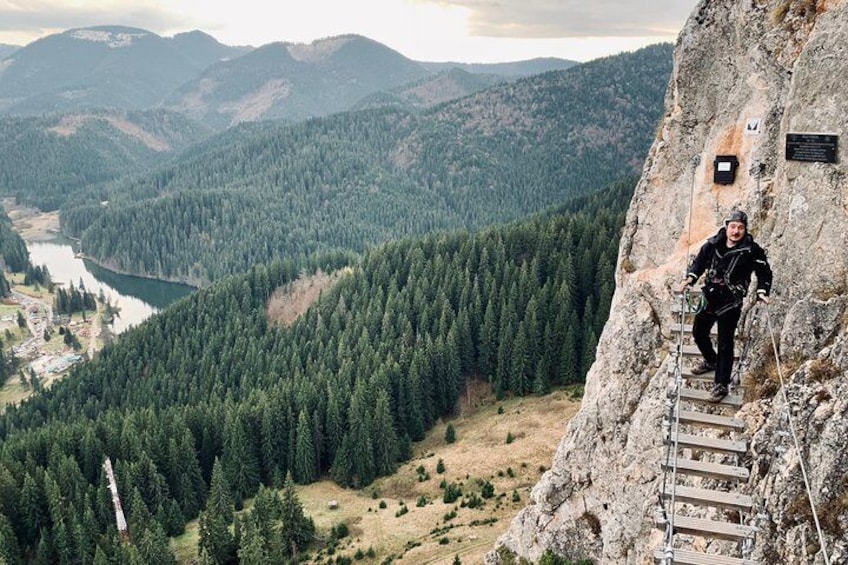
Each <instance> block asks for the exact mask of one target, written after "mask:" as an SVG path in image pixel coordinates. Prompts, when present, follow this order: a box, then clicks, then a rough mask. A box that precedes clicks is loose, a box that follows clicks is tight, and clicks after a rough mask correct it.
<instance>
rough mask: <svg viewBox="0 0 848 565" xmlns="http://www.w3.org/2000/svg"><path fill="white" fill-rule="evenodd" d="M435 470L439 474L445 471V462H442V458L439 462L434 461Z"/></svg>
mask: <svg viewBox="0 0 848 565" xmlns="http://www.w3.org/2000/svg"><path fill="white" fill-rule="evenodd" d="M436 472H437V473H438V474H440V475H441V474H442V473H444V472H445V462H444V460H442V459H439V462H438V463H436Z"/></svg>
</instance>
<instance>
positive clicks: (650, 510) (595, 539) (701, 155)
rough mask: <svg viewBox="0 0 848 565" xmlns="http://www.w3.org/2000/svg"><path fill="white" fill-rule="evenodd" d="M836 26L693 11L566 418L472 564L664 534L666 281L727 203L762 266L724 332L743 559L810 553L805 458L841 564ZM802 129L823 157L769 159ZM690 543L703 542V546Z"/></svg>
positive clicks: (844, 488)
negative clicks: (747, 521) (755, 521)
mask: <svg viewBox="0 0 848 565" xmlns="http://www.w3.org/2000/svg"><path fill="white" fill-rule="evenodd" d="M846 24H848V2H846V1H844V0H818V1H815V0H791V1H790V0H702V1H701V2H700V3H699V5H698V6H697V7H696V8H695V9H694V11H693V13H692V15H691V16H690V18H689V20H688V22H687V24H686V26H685V27H684V29H683V31H682V32H681V34H680V36H679V38H678V41H677V45H676V48H675V55H674V72H673V75H672V78H671V81H670V84H669V88H668V92H667V96H666V113H665V116H664V118H663V119H662V122H661V124H659V127H658V133H657V138H656V140H655V142H654V144H653V146H652V148H651V151H650V154H649V156H648V158H647V161H646V163H645V165H644V169H643V174H642V178H641V180H640V182H639V184H638V186H637V188H636V191H635V195H634V197H633V200H632V203H631V207H630V210H629V213H628V216H627V220H626V225H625V228H624V234H623V237H622V240H621V245H620V251H619V259H618V270H617V289H616V293H615V296H614V298H613V305H612V311H611V314H610V318H609V321H608V322H607V325H606V327H605V329H604V332H603V335H602V337H601V339H600V343H599V346H598V351H597V358H596V362H595V364H594V365H593V367H592V369H591V371H590V373H589V375H588V377H587V385H586V394H585V397H584V400H583V405H582V408H581V411H580V413H579V414H578V415H577V416H576V417H575V418H574V419H573V420H572V421H571V422H570V424H569V425H568V427H567V429H566V430H565V436H564V437H563V439H562V442H561V443H560V445H559V447H558V450H557V453H556V455H555V458H554V461H553V465H552V468H551V469H550V470H549V471H548V472H546V473H545V474H544V476H543V477H542V479H541V480H540V482H539V483H538V484H537V485H536V486H535V487H534V488H533V491H532V496H531V501H530V505H529V506H527V507H526V508H525V509H524V510H522V511H521V513H520V514H519V515H518V516H517V517H516V518H515V519H514V521H513V523H512V524H511V526H510V528H509V530H508V531H507V532H506V533H505V534H504V535H503V536H502V537H501V538H500V540H499V542H498V548H497V550H493V551H492V552H491V553H490V554H489V555H488V556H487V562H489V563H505V562H509V561H516V560H515V559H514V557H515V556H518V557H521V558H524V559H526V560H528V561H531V562H535V561H537V560H538V559H539V558H540V556H541V555H542V554H543V553H544V552H545V551H546V550H547V549H551V550H553V551H554V552H555V553H556V554H558V555H562V556H565V557H568V558H572V559H574V558H583V557H586V558H591V559H594V560H595V561H596V562H598V563H605V564H606V563H622V564H623V563H627V564H630V563H633V564H635V563H639V564H641V563H649V562H652V561H653V551H654V550H655V549H657V548H658V547H660V545H661V540H662V532H660V531H658V530H656V529H654V527H653V514H654V509H655V507H656V506H657V494H658V492H659V491H660V487H661V481H662V472H661V469H660V462H661V460H662V458H663V455H664V453H665V448H664V446H663V430H662V417H663V412H664V407H663V402H664V400H665V394H666V391H667V389H668V386H669V379H668V372H667V369H668V365H669V364H670V363H672V362H673V360H672V359H673V356H671V355H669V349H668V344H669V343H670V342H672V340H673V334H672V330H671V324H672V323H673V322H674V321H675V317H674V316H673V314H672V313H671V305H672V303H673V298H672V292H671V291H672V289H673V288H676V287H677V286H678V285H679V281H680V280H681V279H682V277H683V273H684V272H685V264H686V258H687V254H689V253H694V252H696V251H697V248H698V246H699V245H700V244H701V243H702V242H703V240H704V239H705V238H706V237H708V236H710V235H712V234H713V233H714V232H715V231H716V229H717V227H718V226H719V225H720V224H721V220H722V218H723V217H724V216H725V215H726V214H727V213H728V212H729V211H730V210H732V209H737V208H738V209H743V210H745V211H747V212H748V214H749V217H750V219H751V220H750V231H751V233H752V234H753V235H754V236H755V238H756V240H757V241H758V242H759V243H760V244H761V245H762V246H763V247H764V248H765V249H766V250H767V251H768V254H769V259H770V261H771V264H772V267H773V269H774V272H775V280H774V291H773V297H772V301H771V304H770V305H769V306H768V307H767V309H764V308H763V307H758V308H757V309H751V310H749V311H748V312H747V316H746V317H745V320H744V321H743V323H741V324H740V328H742V329H744V331H745V332H747V334H748V335H750V339H751V340H752V342H751V343H752V347H751V349H750V356H749V357H750V358H749V368H748V371H747V376H746V381H747V384H748V385H749V386H748V387H747V390H748V392H747V393H746V400H747V402H746V404H745V405H744V406H743V407H742V409H741V410H740V412H739V414H738V416H737V417H738V418H741V419H742V420H743V421H744V422H745V425H746V431H745V433H744V435H745V436H746V438H747V439H748V440H749V442H750V447H749V451H748V457H747V458H746V460H745V461H744V462H743V463H744V465H745V466H746V467H747V468H748V469H749V470H750V471H751V479H750V480H749V482H748V483H747V484H746V485H744V486H743V487H742V488H743V490H744V492H747V493H748V494H750V495H752V496H753V497H754V500H755V501H758V502H759V504H760V506H759V513H760V514H761V515H762V519H761V521H760V523H759V526H760V530H759V533H758V535H757V539H756V548H755V550H754V553H753V555H752V558H753V559H756V560H758V561H759V562H760V563H764V564H777V563H781V564H784V563H786V564H800V563H824V562H825V560H824V557H823V554H822V552H821V551H820V547H819V542H818V537H817V532H816V528H815V524H814V520H813V517H812V512H811V510H810V506H809V504H808V503H807V495H806V490H805V488H804V481H803V477H802V473H801V469H800V465H799V460H803V462H804V464H805V465H806V470H807V472H808V474H809V481H810V484H811V491H812V493H813V500H814V502H815V505H816V508H817V511H818V516H819V518H820V521H821V526H822V531H823V534H824V538H825V542H826V543H825V547H826V549H827V553H828V554H829V557H830V563H834V564H835V563H848V474H846V468H848V449H846V448H845V442H846V440H848V341H847V340H848V252H846V249H848V178H846V172H848V163H846V157H848V151H846V148H845V147H846V141H848V137H846V136H848V89H846V87H845V85H846V84H848V25H846ZM755 132H758V133H755ZM801 132H806V133H810V132H815V133H827V134H835V135H837V136H838V150H837V155H836V159H837V162H836V163H835V164H834V163H824V162H807V161H798V160H794V159H793V160H789V159H787V158H786V153H785V149H786V143H787V134H789V133H801ZM717 155H734V156H736V157H737V158H738V160H739V167H738V170H737V174H736V178H735V182H733V184H730V185H721V184H716V183H714V182H713V181H714V176H713V174H714V159H715V156H717ZM690 204H691V208H690ZM769 328H771V329H772V330H773V332H769ZM772 334H773V335H774V339H775V342H776V343H777V345H778V348H779V358H780V361H781V366H780V367H781V371H780V372H778V371H777V363H776V362H775V355H774V353H773V349H772V340H771V337H770V335H772ZM781 374H782V376H783V379H784V381H785V387H783V389H782V390H780V387H779V380H778V377H779V376H780V375H781ZM784 392H785V397H784V394H783V393H784ZM784 398H787V399H788V406H787V405H786V403H785V402H784ZM787 413H791V414H792V421H793V422H794V424H795V427H796V430H797V437H798V442H799V444H800V449H796V448H795V444H794V442H793V441H792V437H791V435H790V436H789V437H787V436H786V435H785V434H779V433H778V432H779V431H781V430H784V431H785V430H787V429H788V428H787V423H788V420H787V418H786V414H787ZM778 447H780V448H785V451H784V450H783V449H777V448H778ZM700 543H702V545H705V546H706V547H702V548H700V549H701V550H702V551H708V552H711V551H715V550H716V549H717V548H716V547H710V545H711V544H715V543H719V542H707V541H702V542H700ZM721 543H728V542H721Z"/></svg>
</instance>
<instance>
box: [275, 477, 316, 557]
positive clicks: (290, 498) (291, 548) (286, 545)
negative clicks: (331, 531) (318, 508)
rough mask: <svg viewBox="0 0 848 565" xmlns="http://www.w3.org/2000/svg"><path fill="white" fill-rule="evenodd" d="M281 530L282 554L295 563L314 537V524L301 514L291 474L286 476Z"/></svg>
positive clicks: (301, 510) (300, 506)
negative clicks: (289, 557) (285, 554)
mask: <svg viewBox="0 0 848 565" xmlns="http://www.w3.org/2000/svg"><path fill="white" fill-rule="evenodd" d="M280 514H281V518H282V528H281V530H280V536H281V541H282V547H283V551H284V553H287V554H288V555H290V556H291V557H292V561H294V562H297V555H298V554H299V553H300V552H301V551H304V550H305V549H306V548H307V546H308V545H309V542H311V541H312V538H313V536H314V535H315V524H314V522H313V521H312V519H311V518H309V517H308V516H306V514H304V512H303V506H302V505H301V503H300V499H298V497H297V493H296V492H295V489H294V480H292V477H291V473H289V474H288V475H287V476H286V486H285V488H284V489H283V498H282V504H281V513H280Z"/></svg>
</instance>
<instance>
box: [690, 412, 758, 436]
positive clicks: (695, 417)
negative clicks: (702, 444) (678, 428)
mask: <svg viewBox="0 0 848 565" xmlns="http://www.w3.org/2000/svg"><path fill="white" fill-rule="evenodd" d="M678 421H679V422H680V423H681V424H698V425H701V426H707V427H711V428H721V429H723V430H736V431H742V430H744V429H745V424H744V423H743V422H742V420H737V419H736V418H730V417H728V416H722V415H720V414H707V413H706V412H695V411H693V410H680V411H679V412H678Z"/></svg>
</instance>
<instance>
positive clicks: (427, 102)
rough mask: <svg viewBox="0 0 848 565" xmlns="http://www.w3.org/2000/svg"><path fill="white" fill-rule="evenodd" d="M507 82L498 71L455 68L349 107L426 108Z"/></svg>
mask: <svg viewBox="0 0 848 565" xmlns="http://www.w3.org/2000/svg"><path fill="white" fill-rule="evenodd" d="M502 82H508V79H507V78H505V77H503V76H501V75H493V74H482V73H471V72H469V71H465V70H462V69H458V68H451V69H448V70H444V71H440V72H439V73H437V74H435V75H428V76H426V77H424V78H422V79H420V80H417V81H413V82H410V83H407V84H404V85H402V86H399V87H397V88H393V89H391V90H389V91H381V92H377V93H374V94H372V95H370V96H366V97H365V98H363V99H362V100H360V101H359V102H357V103H356V104H354V105H353V107H352V108H351V109H352V110H362V109H365V108H376V107H380V106H397V107H400V108H429V107H430V106H435V105H437V104H441V103H443V102H448V101H450V100H455V99H457V98H462V97H464V96H468V95H469V94H473V93H475V92H479V91H480V90H485V89H486V88H489V87H492V86H494V85H496V84H499V83H502Z"/></svg>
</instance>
